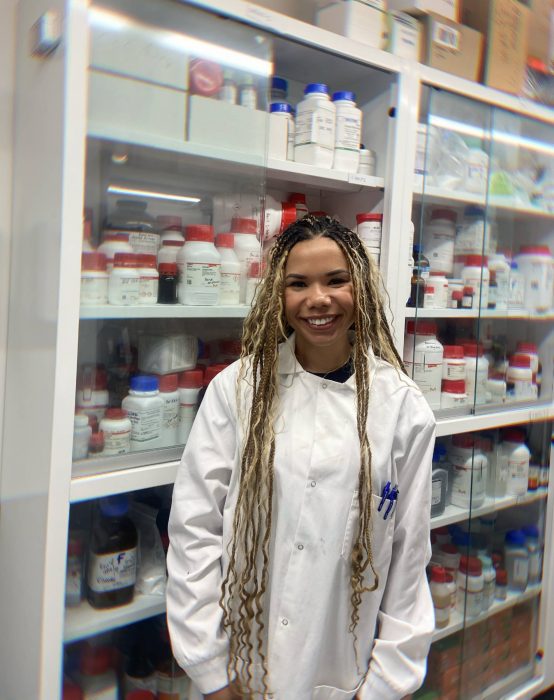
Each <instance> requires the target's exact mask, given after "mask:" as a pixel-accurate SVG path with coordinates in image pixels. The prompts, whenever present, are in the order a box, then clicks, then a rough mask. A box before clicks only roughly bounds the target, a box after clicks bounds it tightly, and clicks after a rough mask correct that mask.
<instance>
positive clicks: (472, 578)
mask: <svg viewBox="0 0 554 700" xmlns="http://www.w3.org/2000/svg"><path fill="white" fill-rule="evenodd" d="M457 584H458V596H457V598H456V609H457V611H458V612H459V613H460V615H462V616H464V615H465V617H479V615H480V614H481V612H482V610H483V590H484V587H485V580H484V578H483V565H482V564H481V560H480V559H478V558H477V557H470V556H467V555H465V554H464V555H462V557H461V558H460V567H459V569H458V574H457Z"/></svg>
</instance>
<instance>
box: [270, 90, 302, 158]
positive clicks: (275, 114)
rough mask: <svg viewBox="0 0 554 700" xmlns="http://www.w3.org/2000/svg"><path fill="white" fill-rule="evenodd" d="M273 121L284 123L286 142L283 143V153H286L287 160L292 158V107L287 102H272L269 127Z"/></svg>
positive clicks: (294, 130)
mask: <svg viewBox="0 0 554 700" xmlns="http://www.w3.org/2000/svg"><path fill="white" fill-rule="evenodd" d="M273 121H277V122H278V123H280V122H282V121H283V122H284V123H285V131H286V137H285V141H286V143H285V144H283V145H284V146H285V147H284V149H283V153H286V159H287V160H294V137H295V133H296V127H295V124H294V117H293V116H292V107H291V106H290V105H289V104H288V102H273V103H272V104H271V105H270V106H269V128H270V129H271V124H272V122H273Z"/></svg>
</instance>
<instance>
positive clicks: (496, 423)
mask: <svg viewBox="0 0 554 700" xmlns="http://www.w3.org/2000/svg"><path fill="white" fill-rule="evenodd" d="M485 408H486V407H485V406H479V407H478V409H479V410H480V411H481V410H482V409H485ZM469 410H472V409H468V413H467V414H465V415H458V416H441V415H440V414H439V415H438V416H437V430H436V436H437V437H442V436H445V435H457V434H458V433H469V432H473V431H477V430H489V429H490V428H500V427H504V426H509V425H516V424H520V423H535V422H538V421H546V420H552V418H554V404H553V403H544V404H536V403H535V404H532V405H525V406H521V407H515V406H514V404H509V405H508V406H507V407H506V408H502V409H500V410H496V411H490V412H488V413H485V412H484V411H483V413H477V414H476V413H470V412H469Z"/></svg>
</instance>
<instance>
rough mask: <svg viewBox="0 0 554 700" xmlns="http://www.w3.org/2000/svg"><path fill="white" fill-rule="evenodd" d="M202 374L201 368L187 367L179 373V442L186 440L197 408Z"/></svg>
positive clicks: (181, 443)
mask: <svg viewBox="0 0 554 700" xmlns="http://www.w3.org/2000/svg"><path fill="white" fill-rule="evenodd" d="M203 381H204V376H203V373H202V370H201V369H189V370H185V371H184V372H181V374H180V375H179V444H180V445H184V444H185V443H186V441H187V440H188V437H189V434H190V431H191V429H192V424H193V423H194V419H195V418H196V412H197V410H198V395H199V393H200V390H201V389H202V385H203Z"/></svg>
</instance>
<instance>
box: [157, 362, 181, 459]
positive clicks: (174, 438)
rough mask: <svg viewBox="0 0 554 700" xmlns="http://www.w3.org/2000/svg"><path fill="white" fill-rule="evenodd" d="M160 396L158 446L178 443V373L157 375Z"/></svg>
mask: <svg viewBox="0 0 554 700" xmlns="http://www.w3.org/2000/svg"><path fill="white" fill-rule="evenodd" d="M159 387H160V398H161V399H162V401H163V402H164V405H163V413H162V431H161V442H160V447H173V446H174V445H178V444H179V375H178V374H162V375H161V376H160V377H159Z"/></svg>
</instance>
